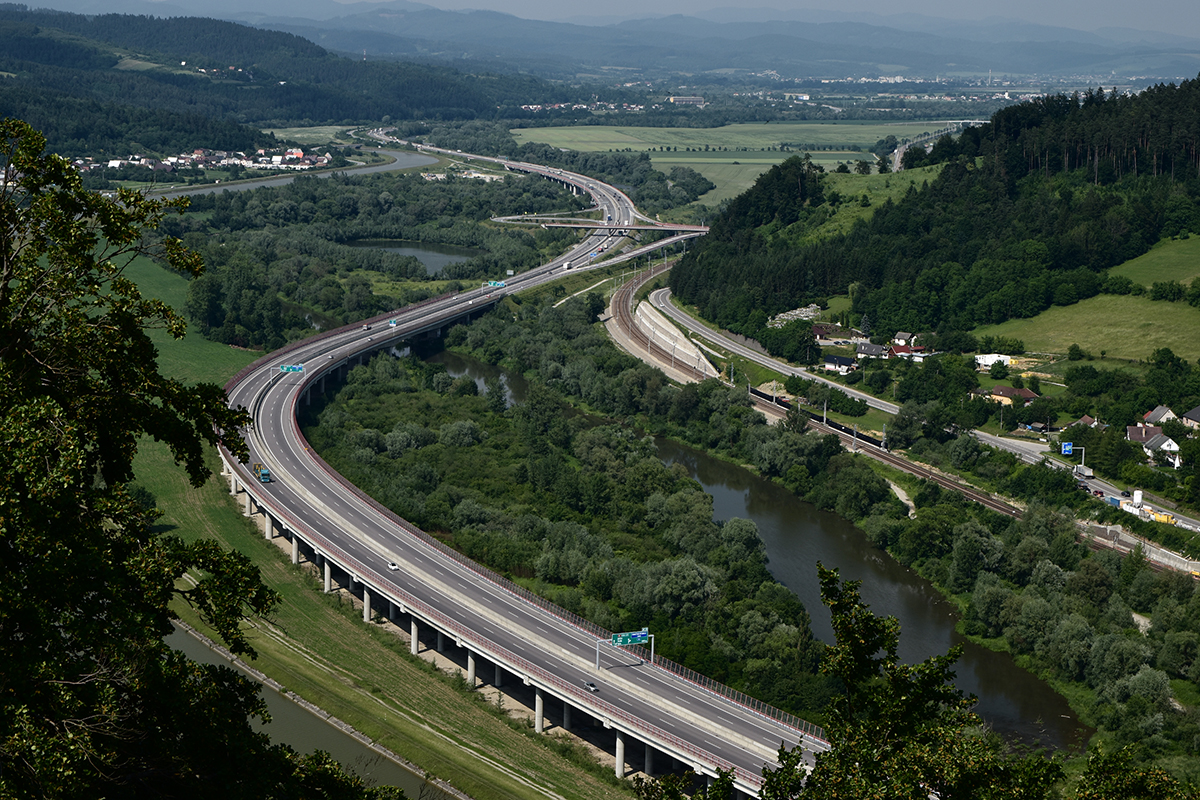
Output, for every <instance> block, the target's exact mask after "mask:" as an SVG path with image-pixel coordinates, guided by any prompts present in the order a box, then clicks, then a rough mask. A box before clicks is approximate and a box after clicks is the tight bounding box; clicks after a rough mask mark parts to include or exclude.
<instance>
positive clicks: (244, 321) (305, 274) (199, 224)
mask: <svg viewBox="0 0 1200 800" xmlns="http://www.w3.org/2000/svg"><path fill="white" fill-rule="evenodd" d="M580 208H582V203H581V201H580V199H579V198H578V197H576V196H574V195H572V194H571V193H570V192H568V191H566V190H565V189H562V188H561V187H559V186H557V185H556V184H554V183H552V182H550V181H546V180H543V179H540V178H534V177H526V176H521V175H517V174H509V175H507V176H506V177H505V179H504V180H502V181H483V180H475V179H471V178H463V177H458V176H455V175H453V174H451V175H448V176H447V177H446V179H445V180H426V179H424V178H423V177H422V176H421V175H420V174H399V175H370V176H358V177H348V176H333V177H331V178H326V179H317V178H298V179H297V180H296V181H294V182H293V183H291V184H289V185H287V186H281V187H274V188H269V189H266V188H264V189H253V190H248V191H244V192H229V193H222V194H212V195H199V196H197V197H195V198H192V199H191V208H190V213H188V214H186V215H184V216H182V217H180V218H179V219H177V220H171V221H170V222H169V223H167V224H166V225H165V226H164V229H163V232H164V233H166V234H168V235H174V236H178V237H180V238H181V239H182V240H183V241H184V242H185V243H187V244H188V245H189V246H191V247H193V248H194V249H195V250H196V251H197V252H198V253H200V255H201V256H202V257H203V258H204V260H205V263H206V264H207V265H208V270H207V272H206V273H205V274H204V275H203V276H201V277H200V278H198V279H196V280H194V281H192V282H191V284H190V285H189V288H188V299H187V305H186V309H187V312H188V316H189V318H190V319H191V321H192V322H193V324H195V326H196V328H197V329H198V330H199V331H200V333H201V334H203V335H205V336H207V337H209V338H211V339H213V340H215V341H219V342H224V343H226V344H233V345H238V346H241V347H255V348H266V349H272V348H276V347H281V346H283V345H284V344H285V343H286V342H289V341H293V340H295V339H298V338H301V337H303V336H307V335H309V334H310V333H312V332H313V330H314V324H313V322H312V321H310V320H308V319H306V317H307V316H310V315H311V316H314V317H315V318H317V319H319V320H321V321H322V322H323V323H325V324H326V325H334V324H337V325H340V324H343V323H346V322H352V321H355V320H359V319H363V318H364V317H369V316H373V315H375V314H379V313H383V312H385V311H389V310H392V309H396V308H399V307H401V306H403V305H407V304H409V303H412V302H417V301H419V300H423V299H425V298H427V297H429V296H431V295H432V294H433V291H432V289H427V288H421V287H419V286H414V287H413V288H412V289H411V290H406V291H405V292H404V293H403V294H402V295H399V296H394V295H389V294H375V293H374V292H373V291H372V289H371V286H372V282H371V281H372V277H383V278H388V279H393V280H396V279H408V280H423V279H427V278H429V277H430V276H429V275H428V272H427V270H426V268H425V265H424V264H422V263H421V262H420V261H418V260H417V259H416V258H413V257H411V256H401V255H397V254H394V253H388V252H386V251H384V250H382V249H372V248H364V247H351V246H350V245H351V243H353V242H355V241H358V240H361V239H403V240H410V241H414V242H429V243H436V244H448V245H458V246H462V247H471V248H476V249H478V250H480V251H482V253H481V254H480V255H478V256H476V257H474V258H471V259H469V260H467V261H463V262H460V263H457V264H452V265H450V266H448V267H445V268H444V269H443V270H442V271H441V273H440V275H439V276H438V277H440V278H442V279H443V280H445V279H449V280H451V281H464V282H466V281H469V282H471V283H473V282H475V281H477V280H481V279H484V278H492V279H502V278H503V277H504V275H505V273H506V272H507V271H508V270H514V271H524V270H526V269H529V268H530V267H532V266H535V265H537V264H541V263H543V262H544V261H545V260H547V259H548V258H550V257H552V256H554V255H557V254H558V253H560V252H561V251H562V249H563V248H564V247H565V246H566V245H567V244H568V243H569V242H571V241H573V240H574V239H575V237H576V234H574V233H571V232H568V231H567V229H558V230H548V229H543V228H532V227H531V228H523V227H518V226H497V225H493V224H490V223H489V222H488V220H489V219H490V218H491V217H493V216H496V215H499V214H509V213H519V212H522V211H528V212H531V213H538V212H549V211H561V210H564V209H576V210H577V209H580ZM462 285H463V284H461V283H460V284H457V286H458V287H461V286H462ZM467 285H469V284H467ZM453 290H455V286H454V285H451V286H448V287H447V286H445V285H443V291H453Z"/></svg>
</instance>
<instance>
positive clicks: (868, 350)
mask: <svg viewBox="0 0 1200 800" xmlns="http://www.w3.org/2000/svg"><path fill="white" fill-rule="evenodd" d="M855 355H856V356H857V357H858V358H887V357H888V349H887V347H886V346H885V345H882V344H871V343H870V342H859V343H858V346H857V347H856V348H855Z"/></svg>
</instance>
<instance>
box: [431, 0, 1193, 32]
mask: <svg viewBox="0 0 1200 800" xmlns="http://www.w3.org/2000/svg"><path fill="white" fill-rule="evenodd" d="M417 2H425V3H426V4H428V5H431V6H435V7H437V8H443V9H490V10H494V11H505V12H508V13H511V14H515V15H516V16H519V17H525V18H527V19H547V20H566V19H572V18H586V17H605V16H641V15H662V14H687V13H691V14H694V13H696V12H697V11H699V10H702V9H708V8H731V7H745V8H775V9H783V10H788V11H791V12H793V14H795V12H798V11H802V10H805V9H818V10H824V11H836V12H850V13H855V12H857V13H872V14H880V15H885V16H886V15H892V14H903V13H911V14H927V15H929V16H934V17H943V18H951V19H967V20H983V19H987V18H998V17H1000V18H1005V19H1021V20H1025V21H1028V22H1035V23H1040V24H1043V25H1061V26H1064V27H1069V28H1074V29H1076V30H1085V31H1094V30H1096V29H1098V28H1105V27H1124V28H1134V29H1139V30H1151V31H1165V32H1170V33H1179V34H1183V35H1189V36H1200V6H1198V5H1197V3H1196V2H1195V0H1138V2H1129V0H1086V1H1085V0H1006V2H1002V3H1001V2H995V0H954V2H950V1H949V0H908V1H907V2H904V3H896V2H889V0H744V1H743V2H740V3H739V2H730V0H712V1H711V2H706V1H705V0H605V1H604V2H602V3H597V2H594V0H417ZM789 16H791V15H789Z"/></svg>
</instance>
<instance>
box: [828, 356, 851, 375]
mask: <svg viewBox="0 0 1200 800" xmlns="http://www.w3.org/2000/svg"><path fill="white" fill-rule="evenodd" d="M822 366H823V368H824V369H825V371H826V372H836V373H837V374H838V375H845V374H847V373H849V372H852V371H853V370H856V369H858V362H856V361H855V360H854V359H853V358H848V357H846V356H825V363H824V364H823V365H822Z"/></svg>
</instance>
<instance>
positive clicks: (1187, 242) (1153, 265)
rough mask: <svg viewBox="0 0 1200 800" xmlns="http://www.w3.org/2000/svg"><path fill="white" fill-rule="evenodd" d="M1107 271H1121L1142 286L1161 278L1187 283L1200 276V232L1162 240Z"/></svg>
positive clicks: (1117, 273) (1162, 279)
mask: <svg viewBox="0 0 1200 800" xmlns="http://www.w3.org/2000/svg"><path fill="white" fill-rule="evenodd" d="M1109 272H1111V273H1112V274H1113V275H1124V276H1125V277H1127V278H1129V279H1130V280H1131V281H1133V282H1134V283H1140V284H1141V285H1142V286H1150V285H1152V284H1154V283H1157V282H1161V281H1179V282H1180V283H1183V284H1185V285H1186V284H1189V283H1191V282H1192V281H1193V280H1195V279H1196V278H1200V236H1190V237H1188V238H1187V239H1167V240H1164V241H1162V242H1159V243H1158V244H1156V245H1155V246H1154V247H1153V248H1151V250H1150V252H1148V253H1144V254H1142V255H1140V256H1138V257H1137V258H1134V259H1130V260H1129V261H1126V262H1125V263H1124V264H1121V265H1120V266H1118V267H1114V268H1113V269H1111V270H1109Z"/></svg>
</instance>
